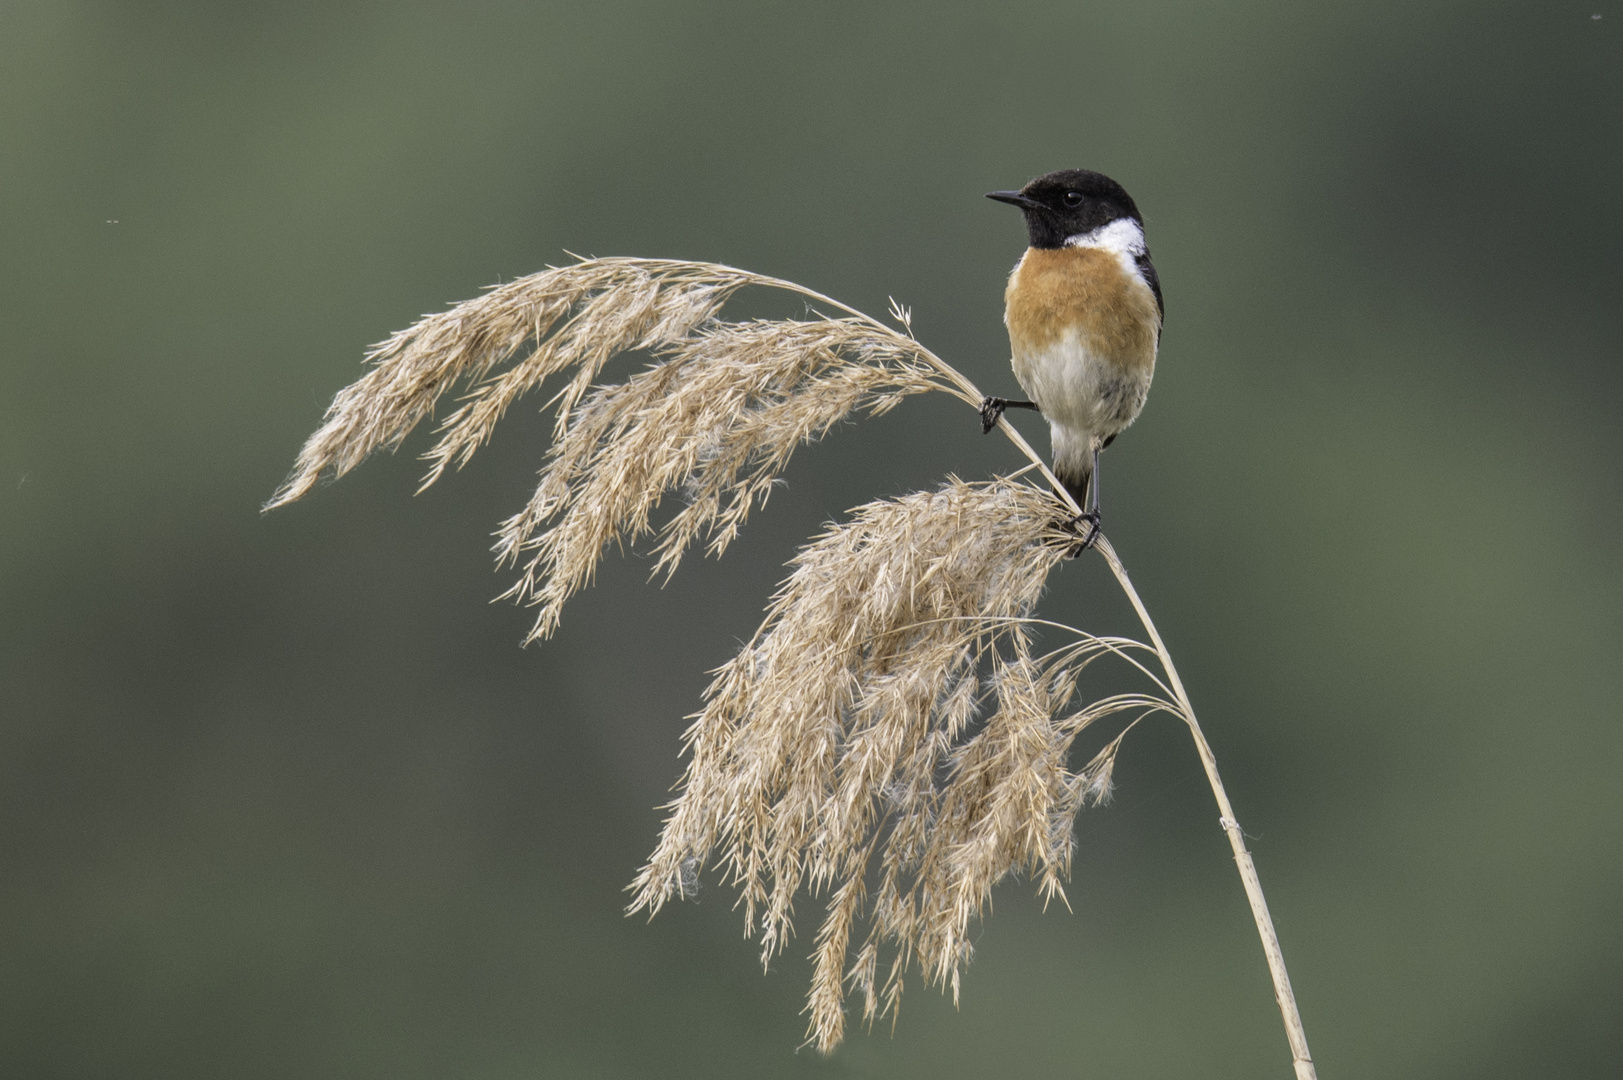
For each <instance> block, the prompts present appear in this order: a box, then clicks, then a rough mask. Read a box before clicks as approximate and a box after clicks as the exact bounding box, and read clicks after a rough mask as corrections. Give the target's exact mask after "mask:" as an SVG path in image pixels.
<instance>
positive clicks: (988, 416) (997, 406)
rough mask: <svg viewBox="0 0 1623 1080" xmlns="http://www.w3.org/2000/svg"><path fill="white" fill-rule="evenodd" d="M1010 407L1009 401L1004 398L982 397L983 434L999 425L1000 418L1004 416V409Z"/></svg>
mask: <svg viewBox="0 0 1623 1080" xmlns="http://www.w3.org/2000/svg"><path fill="white" fill-rule="evenodd" d="M1008 407H1009V403H1008V402H1007V401H1004V400H1003V399H1002V398H995V397H989V398H982V399H981V434H982V435H985V434H986V433H987V432H989V431H991V430H992V429H993V428H995V427H997V422H998V419H999V418H1000V417H1002V415H1003V410H1004V409H1007V408H1008Z"/></svg>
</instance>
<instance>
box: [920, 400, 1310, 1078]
mask: <svg viewBox="0 0 1623 1080" xmlns="http://www.w3.org/2000/svg"><path fill="white" fill-rule="evenodd" d="M951 375H952V376H954V379H953V381H954V382H956V383H957V384H958V385H959V386H960V387H961V388H962V389H963V390H964V392H965V394H966V396H968V397H971V398H974V399H975V400H976V401H978V400H980V398H979V394H978V392H977V391H976V390H975V388H974V384H972V383H970V382H969V380H968V379H965V378H964V377H963V376H962V375H959V374H958V373H957V372H956V371H952V372H951ZM998 427H999V428H1001V429H1002V430H1003V433H1004V434H1005V435H1007V436H1008V437H1009V439H1010V440H1011V441H1012V442H1013V443H1014V444H1015V445H1016V446H1017V447H1019V448H1020V450H1021V452H1022V453H1024V454H1025V455H1026V457H1028V458H1030V459H1031V461H1032V462H1033V463H1034V464H1035V465H1036V466H1037V467H1038V468H1039V469H1041V470H1042V473H1043V475H1044V476H1045V477H1047V479H1048V481H1049V483H1050V484H1052V485H1053V487H1054V491H1055V493H1056V494H1057V495H1059V496H1060V497H1062V498H1063V499H1065V501H1066V502H1068V503H1070V505H1071V508H1072V509H1073V510H1075V511H1076V512H1077V513H1078V514H1080V513H1081V512H1082V508H1081V507H1080V506H1078V505H1077V504H1076V500H1075V499H1073V498H1071V495H1070V493H1069V492H1068V491H1066V489H1065V486H1064V485H1063V484H1061V483H1060V482H1059V481H1058V480H1057V479H1056V478H1055V477H1054V474H1053V473H1052V472H1050V471H1049V469H1048V467H1047V466H1046V465H1045V464H1043V461H1042V459H1041V458H1040V457H1038V456H1037V452H1036V451H1035V450H1033V449H1032V447H1031V444H1030V443H1029V442H1027V441H1026V440H1025V438H1024V437H1023V436H1022V435H1021V434H1020V433H1019V432H1018V431H1016V430H1015V429H1014V428H1013V427H1012V426H1011V425H1010V424H1009V423H1008V422H1007V420H1005V419H1003V418H1001V417H1000V418H999V419H998ZM1094 547H1095V548H1096V549H1097V550H1098V552H1099V554H1100V555H1102V556H1104V560H1105V563H1106V565H1108V566H1109V567H1110V572H1111V573H1112V574H1114V575H1115V577H1116V583H1117V584H1118V585H1120V586H1121V590H1122V592H1124V593H1126V594H1127V599H1128V600H1129V601H1130V602H1131V603H1132V605H1133V610H1134V611H1136V612H1138V620H1139V622H1141V623H1143V624H1144V630H1145V632H1146V633H1148V634H1149V636H1150V644H1152V645H1153V646H1155V654H1156V656H1157V657H1159V658H1160V661H1161V669H1162V670H1163V671H1165V672H1166V676H1167V683H1168V685H1169V686H1170V687H1171V689H1172V694H1173V697H1174V698H1176V699H1177V703H1178V707H1179V708H1180V709H1181V710H1182V711H1183V720H1184V723H1185V724H1187V725H1188V727H1189V735H1190V737H1191V738H1193V739H1194V741H1195V750H1196V752H1197V753H1199V754H1200V764H1201V766H1202V767H1203V768H1204V769H1205V770H1206V781H1207V783H1209V784H1210V785H1211V788H1212V796H1213V798H1215V799H1216V800H1217V812H1218V815H1219V816H1218V819H1217V821H1218V824H1219V825H1221V826H1222V827H1223V831H1224V832H1225V833H1227V834H1228V838H1229V847H1231V848H1233V849H1234V862H1235V864H1236V865H1237V866H1238V867H1239V870H1240V882H1241V883H1242V884H1243V885H1244V886H1245V896H1246V899H1247V900H1248V901H1249V902H1250V904H1251V917H1252V918H1253V919H1254V920H1256V924H1257V936H1258V937H1259V938H1261V939H1262V952H1263V955H1264V956H1265V957H1267V959H1268V974H1269V975H1270V976H1272V977H1273V981H1274V1000H1275V1001H1277V1002H1278V1003H1279V1015H1280V1017H1281V1018H1282V1019H1283V1020H1284V1023H1285V1038H1286V1040H1287V1041H1288V1042H1289V1043H1290V1049H1291V1064H1292V1065H1293V1066H1294V1067H1295V1069H1296V1080H1318V1073H1317V1071H1315V1069H1314V1068H1313V1057H1312V1055H1311V1054H1309V1053H1308V1049H1307V1032H1306V1031H1305V1030H1304V1029H1303V1027H1302V1014H1301V1013H1300V1012H1299V1011H1298V1010H1297V1008H1296V994H1295V992H1294V991H1293V990H1292V989H1291V978H1290V973H1289V972H1287V971H1286V970H1285V955H1284V953H1283V952H1281V951H1280V948H1279V935H1278V934H1277V933H1275V931H1274V920H1273V916H1272V915H1270V914H1269V913H1268V900H1267V898H1266V897H1264V896H1263V894H1262V881H1261V879H1260V878H1258V877H1257V866H1256V863H1255V862H1253V861H1252V858H1251V852H1250V851H1249V850H1247V849H1246V846H1245V834H1244V833H1243V832H1241V831H1240V823H1239V822H1238V821H1237V820H1235V817H1234V807H1233V806H1232V805H1231V804H1230V803H1229V796H1228V792H1227V791H1226V790H1225V789H1224V787H1223V778H1222V777H1221V776H1220V775H1218V772H1217V756H1216V755H1215V754H1213V753H1212V747H1211V744H1210V743H1208V742H1207V741H1206V735H1205V733H1204V732H1202V731H1201V730H1200V722H1199V721H1198V720H1196V719H1195V707H1194V706H1193V705H1192V704H1190V702H1189V694H1188V692H1187V691H1185V690H1184V687H1183V680H1182V679H1181V678H1179V677H1178V669H1177V667H1176V666H1175V665H1174V664H1173V663H1172V654H1171V653H1170V652H1168V651H1167V647H1166V642H1164V641H1162V640H1161V634H1160V631H1158V630H1156V628H1155V620H1153V619H1151V618H1150V613H1149V610H1148V609H1147V608H1145V606H1144V601H1143V600H1142V599H1140V598H1139V595H1138V590H1137V589H1135V588H1133V581H1132V579H1131V578H1130V577H1128V576H1127V568H1126V567H1124V566H1123V565H1122V562H1121V558H1120V557H1119V556H1118V555H1117V554H1116V549H1115V548H1113V547H1111V545H1110V541H1109V540H1106V539H1105V538H1104V537H1103V536H1100V537H1099V539H1098V541H1097V542H1096V543H1095V544H1094Z"/></svg>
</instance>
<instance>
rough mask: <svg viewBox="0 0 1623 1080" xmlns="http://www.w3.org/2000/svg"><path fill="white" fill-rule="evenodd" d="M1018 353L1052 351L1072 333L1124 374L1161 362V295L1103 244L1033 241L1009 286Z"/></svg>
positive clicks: (1012, 338)
mask: <svg viewBox="0 0 1623 1080" xmlns="http://www.w3.org/2000/svg"><path fill="white" fill-rule="evenodd" d="M1004 301H1005V303H1006V304H1007V308H1006V310H1005V312H1004V317H1003V318H1004V322H1005V323H1007V324H1008V327H1009V344H1010V345H1012V346H1013V348H1014V352H1015V354H1016V355H1026V356H1030V355H1033V354H1036V353H1041V352H1046V351H1048V350H1049V349H1051V348H1052V347H1053V346H1054V345H1056V344H1058V343H1059V341H1060V340H1061V339H1062V338H1063V337H1065V336H1066V333H1067V332H1068V331H1069V332H1072V333H1075V334H1077V335H1078V336H1079V337H1080V338H1081V339H1082V344H1083V345H1084V347H1085V348H1087V349H1088V351H1089V352H1091V353H1092V354H1093V355H1094V356H1096V357H1098V358H1099V359H1100V360H1102V361H1104V362H1105V363H1106V364H1109V365H1111V366H1113V367H1116V368H1118V369H1120V370H1121V372H1122V374H1140V373H1144V374H1147V373H1148V371H1149V370H1152V369H1153V368H1154V367H1155V347H1156V339H1157V338H1158V337H1159V335H1160V330H1161V316H1160V312H1159V310H1158V309H1157V308H1156V304H1155V294H1154V293H1152V292H1151V291H1150V287H1149V286H1148V285H1146V284H1145V283H1144V282H1143V281H1142V280H1140V279H1139V278H1138V277H1137V276H1136V275H1133V274H1130V273H1128V272H1127V271H1126V270H1125V269H1124V268H1123V267H1122V264H1121V263H1120V261H1118V259H1117V257H1116V256H1115V254H1113V253H1112V252H1109V251H1105V250H1103V249H1101V248H1086V247H1067V248H1057V249H1052V250H1050V249H1045V248H1031V249H1029V250H1028V251H1027V252H1026V254H1025V257H1024V258H1022V259H1021V260H1020V262H1019V264H1018V265H1017V266H1015V268H1014V273H1013V274H1011V275H1010V276H1009V287H1008V290H1007V291H1006V292H1005V293H1004Z"/></svg>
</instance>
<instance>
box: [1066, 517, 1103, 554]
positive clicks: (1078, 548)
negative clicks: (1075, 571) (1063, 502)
mask: <svg viewBox="0 0 1623 1080" xmlns="http://www.w3.org/2000/svg"><path fill="white" fill-rule="evenodd" d="M1101 520H1102V516H1101V515H1100V513H1099V511H1097V510H1085V511H1083V512H1082V513H1080V514H1078V515H1076V516H1075V517H1074V518H1072V519H1071V520H1069V521H1067V522H1066V523H1065V526H1064V528H1065V531H1066V532H1069V533H1076V534H1077V535H1078V536H1081V531H1080V529H1078V526H1079V525H1081V524H1082V523H1083V522H1087V525H1088V532H1087V535H1086V536H1082V538H1081V539H1080V540H1078V541H1077V542H1076V544H1074V545H1073V546H1072V547H1071V551H1070V555H1069V556H1068V557H1069V558H1072V559H1076V558H1080V557H1081V556H1082V553H1083V552H1084V551H1087V550H1088V549H1089V548H1091V547H1093V545H1094V544H1096V543H1098V542H1099V537H1100V536H1101V535H1102V534H1101V532H1100V529H1099V523H1100V521H1101Z"/></svg>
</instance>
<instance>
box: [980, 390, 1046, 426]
mask: <svg viewBox="0 0 1623 1080" xmlns="http://www.w3.org/2000/svg"><path fill="white" fill-rule="evenodd" d="M1004 409H1031V410H1033V411H1036V412H1040V411H1041V410H1040V409H1038V408H1037V403H1036V402H1035V401H1010V400H1009V399H1008V398H1000V397H989V398H982V399H981V434H982V435H985V434H986V433H987V432H988V431H991V430H992V429H993V428H995V427H997V422H998V419H999V418H1000V417H1002V416H1003V410H1004Z"/></svg>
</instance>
